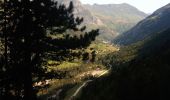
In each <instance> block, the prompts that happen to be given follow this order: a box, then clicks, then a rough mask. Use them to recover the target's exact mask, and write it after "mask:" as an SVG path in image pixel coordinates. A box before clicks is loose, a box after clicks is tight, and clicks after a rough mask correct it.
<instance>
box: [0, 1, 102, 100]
mask: <svg viewBox="0 0 170 100" xmlns="http://www.w3.org/2000/svg"><path fill="white" fill-rule="evenodd" d="M0 4H1V8H0V9H1V10H0V18H1V20H0V36H1V42H2V44H3V45H4V46H3V47H4V50H3V51H4V52H3V55H2V57H1V62H0V64H1V69H0V72H1V75H2V76H1V77H0V78H1V79H0V82H1V86H0V98H2V99H7V100H8V99H9V100H10V99H25V100H35V99H36V94H35V92H34V89H33V86H32V84H33V80H32V78H33V76H34V75H38V74H40V73H42V72H44V70H45V68H43V67H42V61H43V59H42V58H43V57H44V56H47V55H46V54H47V52H55V54H56V55H55V56H56V60H64V59H62V58H63V57H64V56H65V57H68V55H71V53H70V50H71V49H77V48H83V47H87V46H88V45H89V44H90V43H91V41H94V40H95V37H96V36H97V35H98V31H99V30H92V31H91V32H84V34H82V35H79V36H76V35H75V36H70V35H68V34H67V35H65V34H64V32H65V31H67V30H73V31H82V32H83V31H84V30H85V27H82V28H79V27H78V25H80V24H81V23H82V21H83V18H79V17H77V18H76V17H75V16H74V15H73V3H72V2H71V3H70V6H69V7H65V6H64V5H59V4H58V3H57V2H55V0H4V1H3V2H2V1H1V3H0ZM59 34H61V35H63V38H52V37H51V36H50V35H59ZM66 53H68V54H66ZM40 75H41V74H40Z"/></svg>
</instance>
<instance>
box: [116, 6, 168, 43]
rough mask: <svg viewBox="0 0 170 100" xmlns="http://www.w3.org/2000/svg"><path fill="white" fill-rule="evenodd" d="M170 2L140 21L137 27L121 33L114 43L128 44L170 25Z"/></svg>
mask: <svg viewBox="0 0 170 100" xmlns="http://www.w3.org/2000/svg"><path fill="white" fill-rule="evenodd" d="M169 16H170V4H167V5H165V6H164V7H162V8H160V9H158V10H157V11H155V12H154V13H153V14H152V15H150V16H149V17H147V18H146V19H144V20H142V21H141V22H139V23H138V24H137V25H136V26H135V27H133V28H132V29H130V30H129V31H127V32H125V33H124V34H122V35H120V36H119V37H117V38H116V39H115V40H114V43H118V44H124V45H128V44H131V43H135V42H137V41H141V40H144V39H145V38H147V37H150V36H153V35H154V34H155V33H156V32H160V31H163V30H165V29H167V28H169V27H170V22H169V21H170V17H169Z"/></svg>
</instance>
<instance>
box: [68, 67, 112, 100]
mask: <svg viewBox="0 0 170 100" xmlns="http://www.w3.org/2000/svg"><path fill="white" fill-rule="evenodd" d="M110 70H111V67H110V68H109V69H108V70H102V71H101V70H100V71H91V75H97V78H99V77H101V76H103V75H105V74H107V73H108V72H109V71H110ZM92 81H93V80H87V81H85V82H84V83H83V84H82V85H81V86H80V87H79V88H78V89H77V90H76V91H75V92H74V94H73V95H72V96H71V97H70V100H74V98H75V97H76V96H77V94H78V93H79V92H80V91H81V89H82V88H83V87H85V86H87V85H88V83H90V82H92Z"/></svg>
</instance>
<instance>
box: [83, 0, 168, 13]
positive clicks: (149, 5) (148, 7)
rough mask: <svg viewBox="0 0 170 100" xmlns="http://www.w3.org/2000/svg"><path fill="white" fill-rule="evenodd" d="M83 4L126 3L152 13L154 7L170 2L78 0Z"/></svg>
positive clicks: (160, 0) (152, 0) (148, 0)
mask: <svg viewBox="0 0 170 100" xmlns="http://www.w3.org/2000/svg"><path fill="white" fill-rule="evenodd" d="M80 1H81V2H82V3H84V4H94V3H97V4H119V3H128V4H130V5H132V6H135V7H136V8H138V9H139V10H141V11H143V12H145V13H152V12H154V11H155V10H156V9H158V8H160V7H162V6H164V5H166V4H168V3H170V0H80Z"/></svg>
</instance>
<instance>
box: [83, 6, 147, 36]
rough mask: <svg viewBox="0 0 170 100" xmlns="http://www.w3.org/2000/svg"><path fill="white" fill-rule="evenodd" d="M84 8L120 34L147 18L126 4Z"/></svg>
mask: <svg viewBox="0 0 170 100" xmlns="http://www.w3.org/2000/svg"><path fill="white" fill-rule="evenodd" d="M84 6H85V7H86V8H87V9H88V10H89V11H91V12H92V14H93V15H94V16H96V17H97V18H99V19H100V20H101V21H102V22H103V23H104V24H105V25H106V26H108V27H109V28H110V29H113V30H116V31H117V32H118V33H122V32H124V31H127V29H129V28H131V27H132V26H133V25H135V24H136V23H137V22H138V21H140V20H142V19H143V18H145V17H146V16H147V15H146V14H145V13H143V12H141V11H139V10H138V9H136V8H135V7H133V6H131V5H129V4H126V3H123V4H103V5H99V4H94V5H84Z"/></svg>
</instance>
